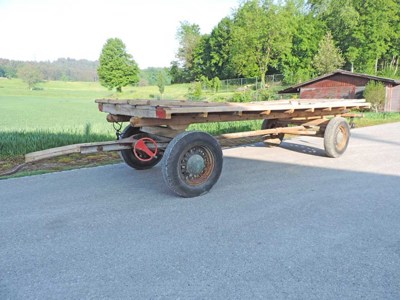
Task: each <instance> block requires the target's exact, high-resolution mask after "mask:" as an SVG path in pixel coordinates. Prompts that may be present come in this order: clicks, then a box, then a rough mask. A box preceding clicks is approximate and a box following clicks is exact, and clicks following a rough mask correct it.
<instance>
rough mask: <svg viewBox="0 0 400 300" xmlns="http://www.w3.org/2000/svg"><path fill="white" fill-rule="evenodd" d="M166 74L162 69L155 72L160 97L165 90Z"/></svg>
mask: <svg viewBox="0 0 400 300" xmlns="http://www.w3.org/2000/svg"><path fill="white" fill-rule="evenodd" d="M167 80H168V79H167V76H166V74H165V73H164V72H163V71H159V72H158V74H157V86H158V90H159V92H160V94H161V99H162V96H163V94H164V91H165V85H166V84H167Z"/></svg>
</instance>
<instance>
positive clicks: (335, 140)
mask: <svg viewBox="0 0 400 300" xmlns="http://www.w3.org/2000/svg"><path fill="white" fill-rule="evenodd" d="M349 139H350V128H349V124H347V121H346V119H344V118H342V117H335V118H333V119H332V120H330V121H329V123H328V125H327V126H326V129H325V134H324V147H325V153H326V155H327V156H329V157H339V156H341V155H342V154H343V153H344V152H345V151H346V149H347V145H348V144H349Z"/></svg>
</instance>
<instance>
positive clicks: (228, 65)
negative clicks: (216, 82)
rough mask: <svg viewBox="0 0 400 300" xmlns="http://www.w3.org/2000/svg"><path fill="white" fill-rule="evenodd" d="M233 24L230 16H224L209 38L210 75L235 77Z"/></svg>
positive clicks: (225, 77)
mask: <svg viewBox="0 0 400 300" xmlns="http://www.w3.org/2000/svg"><path fill="white" fill-rule="evenodd" d="M232 26H233V21H232V20H231V19H230V18H227V17H226V18H223V19H222V20H221V21H220V22H219V23H218V25H217V26H216V27H215V28H214V29H213V30H212V32H211V35H210V38H209V49H210V53H209V57H210V61H209V68H210V75H211V76H210V77H219V78H221V79H229V78H233V77H235V75H236V74H235V71H234V68H233V66H232V51H231V50H232Z"/></svg>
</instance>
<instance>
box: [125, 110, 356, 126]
mask: <svg viewBox="0 0 400 300" xmlns="http://www.w3.org/2000/svg"><path fill="white" fill-rule="evenodd" d="M347 112H348V110H345V111H342V110H339V109H334V110H332V111H329V112H326V111H322V110H316V111H315V112H313V113H311V112H306V111H304V110H303V111H301V110H299V111H295V112H294V113H293V114H291V115H290V117H291V118H315V117H321V116H333V115H336V114H339V115H341V114H344V113H347ZM287 118H288V114H285V113H283V112H271V113H270V114H269V115H263V114H262V113H261V114H260V113H257V112H255V113H254V112H243V113H242V115H241V116H240V115H237V114H232V113H213V114H209V115H208V117H207V118H202V117H199V116H198V114H188V115H174V116H172V119H153V118H139V117H132V118H131V119H130V123H131V125H132V126H134V127H142V126H159V125H170V126H178V125H190V124H195V123H209V122H228V121H246V120H262V119H287Z"/></svg>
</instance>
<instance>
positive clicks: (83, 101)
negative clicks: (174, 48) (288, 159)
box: [0, 78, 400, 161]
mask: <svg viewBox="0 0 400 300" xmlns="http://www.w3.org/2000/svg"><path fill="white" fill-rule="evenodd" d="M189 86H190V85H189V84H180V85H171V86H167V87H166V88H165V93H164V95H163V99H187V93H188V89H189ZM159 96H160V95H159V92H158V88H157V87H156V86H146V87H126V88H125V89H124V90H123V92H122V93H121V94H118V95H117V94H115V93H114V92H112V91H109V90H107V89H105V88H103V87H102V86H100V84H99V83H93V82H62V81H51V82H45V83H41V84H40V85H38V87H37V88H36V89H35V90H29V89H28V88H27V86H26V85H25V84H24V83H23V82H22V81H20V80H18V79H12V80H9V79H2V78H0V161H1V160H5V159H7V158H11V157H15V156H21V155H24V154H26V153H29V152H33V151H38V150H43V149H48V148H52V147H59V146H64V145H69V144H76V143H84V142H97V141H106V140H113V139H115V131H114V129H113V126H112V124H110V123H108V122H107V121H106V119H105V118H106V114H105V113H102V112H99V111H98V109H97V105H96V104H95V102H94V100H95V99H98V98H120V99H124V98H125V99H126V98H131V99H132V98H138V99H157V98H158V97H159ZM203 96H204V98H205V100H210V101H213V100H215V99H217V100H219V101H221V99H223V98H226V99H227V98H229V97H231V96H232V93H231V94H229V93H225V94H224V93H221V94H205V95H203ZM398 121H400V114H399V113H396V114H388V113H378V114H375V113H366V117H365V118H364V119H361V120H359V121H357V123H358V124H359V125H360V126H368V125H375V124H380V123H384V122H398ZM260 123H261V122H260V121H245V122H226V123H210V124H195V125H192V126H191V127H190V129H191V130H202V131H207V132H209V133H211V134H220V133H226V132H235V131H245V130H255V129H259V128H260Z"/></svg>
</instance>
